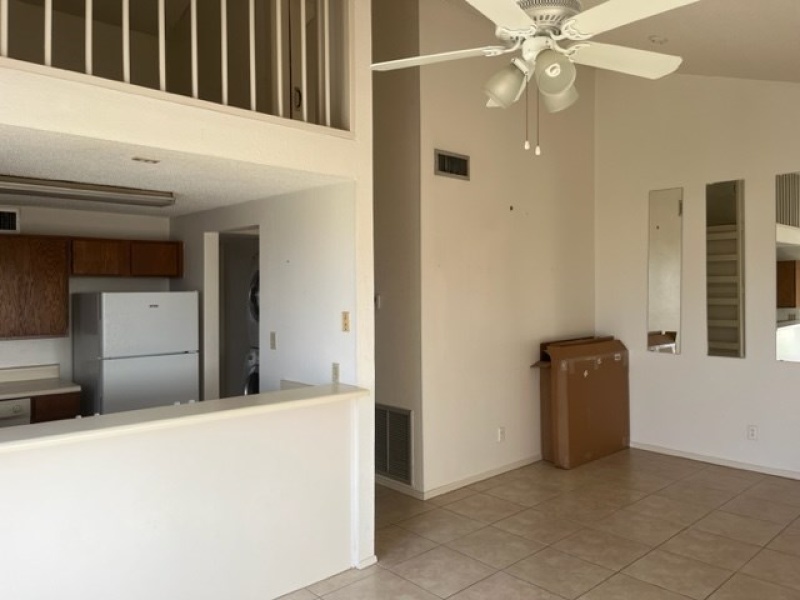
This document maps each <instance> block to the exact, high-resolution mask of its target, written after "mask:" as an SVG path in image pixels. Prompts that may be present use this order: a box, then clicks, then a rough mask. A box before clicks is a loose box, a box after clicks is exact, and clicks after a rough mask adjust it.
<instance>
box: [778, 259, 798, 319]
mask: <svg viewBox="0 0 800 600" xmlns="http://www.w3.org/2000/svg"><path fill="white" fill-rule="evenodd" d="M777 282H778V293H777V297H778V308H796V307H798V306H800V261H796V260H781V261H779V262H778V268H777Z"/></svg>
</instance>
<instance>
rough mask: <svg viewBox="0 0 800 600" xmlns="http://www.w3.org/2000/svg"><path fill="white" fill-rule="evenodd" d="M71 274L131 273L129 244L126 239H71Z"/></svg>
mask: <svg viewBox="0 0 800 600" xmlns="http://www.w3.org/2000/svg"><path fill="white" fill-rule="evenodd" d="M72 274H73V275H92V276H96V277H103V276H106V277H108V276H117V277H119V276H123V277H124V276H126V275H130V274H131V244H130V242H129V241H127V240H99V239H76V240H72Z"/></svg>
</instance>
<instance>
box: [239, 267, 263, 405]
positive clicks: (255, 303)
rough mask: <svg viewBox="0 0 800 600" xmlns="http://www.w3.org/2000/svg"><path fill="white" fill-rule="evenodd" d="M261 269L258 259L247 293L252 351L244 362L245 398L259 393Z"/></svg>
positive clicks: (249, 336)
mask: <svg viewBox="0 0 800 600" xmlns="http://www.w3.org/2000/svg"><path fill="white" fill-rule="evenodd" d="M259 292H260V283H259V269H258V257H257V256H256V257H255V259H254V261H253V267H252V272H251V275H250V285H249V288H248V292H247V336H248V338H249V339H250V350H248V352H247V356H246V357H245V360H244V386H243V387H244V390H243V392H242V393H243V394H244V395H245V396H247V395H249V394H258V392H259V371H258V367H259V363H260V361H261V356H260V354H261V352H260V348H259V345H260V343H259V334H258V329H259V327H258V319H259V299H258V297H259Z"/></svg>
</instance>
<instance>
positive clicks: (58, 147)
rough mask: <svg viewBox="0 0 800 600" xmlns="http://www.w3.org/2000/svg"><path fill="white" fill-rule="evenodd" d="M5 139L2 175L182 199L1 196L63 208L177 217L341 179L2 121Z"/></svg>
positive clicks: (0, 198) (0, 199)
mask: <svg viewBox="0 0 800 600" xmlns="http://www.w3.org/2000/svg"><path fill="white" fill-rule="evenodd" d="M0 139H2V140H3V147H4V148H5V149H6V150H4V151H3V152H0V174H3V175H16V176H23V177H41V178H44V179H56V180H62V181H78V182H85V183H96V184H108V185H119V186H124V187H132V188H140V189H151V190H163V191H171V192H174V193H175V194H176V196H177V200H176V203H175V205H174V206H171V207H168V208H143V207H128V206H115V205H112V204H102V205H99V204H98V203H96V202H87V201H70V200H64V199H42V198H37V199H33V198H24V197H17V196H11V195H0V204H2V205H13V206H26V205H28V206H31V205H37V206H55V207H61V208H79V209H80V208H82V209H87V210H104V211H108V212H123V213H129V214H146V215H158V216H165V217H172V216H177V215H183V214H188V213H193V212H199V211H203V210H208V209H211V208H215V207H218V206H226V205H232V204H239V203H242V202H247V201H250V200H258V199H263V198H267V197H270V196H276V195H280V194H285V193H289V192H295V191H299V190H304V189H309V188H315V187H320V186H323V185H329V184H332V183H335V182H337V181H339V180H338V179H335V178H333V177H329V176H321V175H317V174H314V173H306V172H303V171H291V170H287V169H274V168H269V167H264V166H261V165H255V164H251V163H243V162H235V161H228V160H220V159H215V158H211V157H205V156H200V155H192V154H183V153H178V152H167V151H161V150H159V151H153V150H152V149H151V148H142V147H139V146H132V145H125V144H117V143H112V142H101V141H97V140H93V139H89V138H82V137H77V136H70V135H63V134H54V133H50V132H44V131H37V130H33V129H23V128H18V127H9V126H2V125H0ZM133 157H144V158H151V159H156V160H160V161H161V162H160V163H159V164H157V165H150V164H145V163H140V162H135V161H133V160H131V159H132V158H133Z"/></svg>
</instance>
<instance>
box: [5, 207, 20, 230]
mask: <svg viewBox="0 0 800 600" xmlns="http://www.w3.org/2000/svg"><path fill="white" fill-rule="evenodd" d="M0 233H19V209H17V208H5V207H0Z"/></svg>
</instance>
